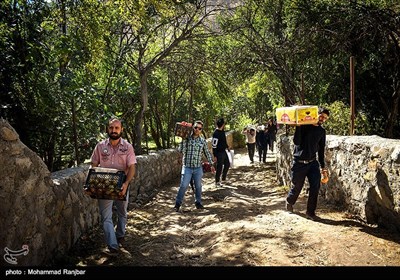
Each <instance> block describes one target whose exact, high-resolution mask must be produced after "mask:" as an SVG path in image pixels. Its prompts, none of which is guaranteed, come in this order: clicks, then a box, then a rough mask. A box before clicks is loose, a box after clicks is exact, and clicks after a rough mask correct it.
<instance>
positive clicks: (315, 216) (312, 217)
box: [306, 212, 321, 221]
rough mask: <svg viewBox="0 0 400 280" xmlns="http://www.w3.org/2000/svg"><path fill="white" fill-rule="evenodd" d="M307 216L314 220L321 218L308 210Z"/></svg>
mask: <svg viewBox="0 0 400 280" xmlns="http://www.w3.org/2000/svg"><path fill="white" fill-rule="evenodd" d="M306 217H307V219H309V220H312V221H318V220H320V219H321V218H320V217H318V216H317V215H315V214H312V213H308V212H306Z"/></svg>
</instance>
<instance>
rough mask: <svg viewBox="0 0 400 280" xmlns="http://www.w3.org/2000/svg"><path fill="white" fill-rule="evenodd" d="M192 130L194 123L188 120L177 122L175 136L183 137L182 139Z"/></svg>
mask: <svg viewBox="0 0 400 280" xmlns="http://www.w3.org/2000/svg"><path fill="white" fill-rule="evenodd" d="M190 132H192V124H191V123H187V122H177V123H176V124H175V131H174V133H175V136H179V137H182V139H185V138H188V137H189V135H190Z"/></svg>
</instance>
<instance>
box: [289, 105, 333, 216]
mask: <svg viewBox="0 0 400 280" xmlns="http://www.w3.org/2000/svg"><path fill="white" fill-rule="evenodd" d="M328 118H329V110H328V109H324V108H321V109H319V116H318V123H317V124H310V125H300V126H296V130H295V133H294V136H293V143H294V151H293V165H292V169H291V180H292V187H291V189H290V191H289V194H288V196H287V198H286V210H287V211H289V212H293V205H294V204H295V203H296V201H297V198H298V197H299V195H300V192H301V190H302V189H303V186H304V182H305V179H306V177H307V179H308V183H309V185H310V189H309V194H308V200H307V211H306V216H307V218H309V219H311V220H317V219H318V217H317V216H316V215H315V209H316V208H317V202H318V192H319V189H320V186H321V173H322V172H324V171H325V142H326V131H325V128H323V127H322V124H323V123H324V122H325V121H326V120H327V119H328ZM317 154H318V161H317V157H316V155H317Z"/></svg>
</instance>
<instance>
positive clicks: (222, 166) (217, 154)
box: [211, 118, 230, 186]
mask: <svg viewBox="0 0 400 280" xmlns="http://www.w3.org/2000/svg"><path fill="white" fill-rule="evenodd" d="M216 124H217V128H216V129H215V131H214V133H213V136H212V142H211V145H212V149H213V154H214V161H216V162H217V168H216V169H217V170H216V172H215V185H216V186H221V175H222V182H224V181H226V177H227V174H228V170H229V167H230V162H229V158H228V155H227V153H226V152H227V151H228V152H229V146H228V143H227V141H226V135H225V120H224V118H219V119H218V120H217V123H216Z"/></svg>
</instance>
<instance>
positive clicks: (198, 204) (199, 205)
mask: <svg viewBox="0 0 400 280" xmlns="http://www.w3.org/2000/svg"><path fill="white" fill-rule="evenodd" d="M196 209H204V206H203V205H202V204H201V203H196Z"/></svg>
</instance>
